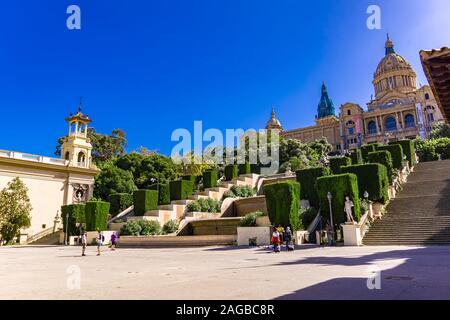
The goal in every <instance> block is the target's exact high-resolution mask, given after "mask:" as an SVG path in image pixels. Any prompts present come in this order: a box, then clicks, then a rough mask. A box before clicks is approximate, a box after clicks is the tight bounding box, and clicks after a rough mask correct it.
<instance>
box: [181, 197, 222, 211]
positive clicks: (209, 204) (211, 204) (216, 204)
mask: <svg viewBox="0 0 450 320" xmlns="http://www.w3.org/2000/svg"><path fill="white" fill-rule="evenodd" d="M221 206H222V202H221V201H219V200H215V199H212V198H208V199H198V200H195V201H193V202H190V203H189V204H188V205H187V209H188V212H211V213H218V212H220V208H221Z"/></svg>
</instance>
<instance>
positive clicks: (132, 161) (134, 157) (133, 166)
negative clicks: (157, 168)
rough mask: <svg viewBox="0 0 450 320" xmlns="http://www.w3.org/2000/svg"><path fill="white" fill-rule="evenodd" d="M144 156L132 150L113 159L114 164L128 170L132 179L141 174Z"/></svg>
mask: <svg viewBox="0 0 450 320" xmlns="http://www.w3.org/2000/svg"><path fill="white" fill-rule="evenodd" d="M144 158H145V157H144V156H143V155H142V154H139V153H137V152H132V153H128V154H126V155H123V156H121V157H119V158H118V159H117V160H116V161H115V165H116V166H117V167H119V168H120V169H122V170H126V171H130V172H131V173H132V174H133V177H134V179H137V178H139V176H140V174H141V164H142V160H144Z"/></svg>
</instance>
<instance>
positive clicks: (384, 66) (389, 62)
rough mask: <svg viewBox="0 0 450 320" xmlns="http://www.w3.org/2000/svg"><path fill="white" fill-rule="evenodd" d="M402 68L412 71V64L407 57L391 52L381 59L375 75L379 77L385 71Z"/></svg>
mask: <svg viewBox="0 0 450 320" xmlns="http://www.w3.org/2000/svg"><path fill="white" fill-rule="evenodd" d="M402 69H403V70H407V71H412V68H411V65H410V64H409V63H408V61H406V60H405V58H403V57H402V56H401V55H399V54H397V53H395V52H393V53H389V54H388V55H386V56H385V57H384V58H383V59H381V61H380V63H379V64H378V67H377V71H376V72H375V76H376V77H378V76H380V75H381V74H383V73H387V72H390V71H395V70H402Z"/></svg>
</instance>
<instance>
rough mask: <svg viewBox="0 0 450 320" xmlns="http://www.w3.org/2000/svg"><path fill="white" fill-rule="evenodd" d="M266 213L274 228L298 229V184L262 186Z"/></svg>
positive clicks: (288, 182) (281, 183)
mask: <svg viewBox="0 0 450 320" xmlns="http://www.w3.org/2000/svg"><path fill="white" fill-rule="evenodd" d="M264 194H265V195H266V204H267V211H268V214H269V219H270V222H271V223H272V224H273V225H274V226H278V225H281V226H284V227H286V226H290V227H291V228H292V230H298V228H299V227H300V219H299V215H298V212H299V209H300V184H299V183H298V182H295V181H285V182H279V183H272V184H268V185H265V186H264Z"/></svg>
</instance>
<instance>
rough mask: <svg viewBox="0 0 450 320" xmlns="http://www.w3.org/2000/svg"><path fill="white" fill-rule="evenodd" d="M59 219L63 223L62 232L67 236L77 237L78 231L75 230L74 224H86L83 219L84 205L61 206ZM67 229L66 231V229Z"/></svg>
mask: <svg viewBox="0 0 450 320" xmlns="http://www.w3.org/2000/svg"><path fill="white" fill-rule="evenodd" d="M61 219H62V222H63V228H64V229H63V231H64V232H66V230H67V234H68V235H69V236H78V235H79V233H80V230H79V229H78V228H77V226H76V224H77V223H81V224H84V223H86V218H85V205H84V204H69V205H67V206H61ZM66 222H68V225H67V226H66ZM66 227H67V229H66Z"/></svg>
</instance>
